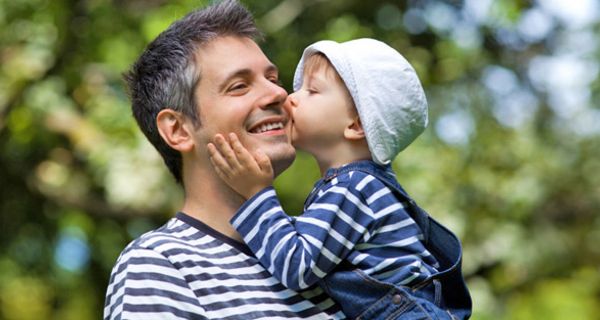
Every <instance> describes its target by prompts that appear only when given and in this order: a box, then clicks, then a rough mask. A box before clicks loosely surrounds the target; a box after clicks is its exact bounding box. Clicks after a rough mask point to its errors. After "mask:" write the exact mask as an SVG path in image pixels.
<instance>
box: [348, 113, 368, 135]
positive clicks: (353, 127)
mask: <svg viewBox="0 0 600 320" xmlns="http://www.w3.org/2000/svg"><path fill="white" fill-rule="evenodd" d="M344 137H345V138H346V139H348V140H360V139H364V138H365V130H364V129H363V126H362V123H361V122H360V118H359V117H358V115H357V116H355V117H354V119H353V120H352V122H351V123H350V124H349V125H348V126H347V127H346V129H344Z"/></svg>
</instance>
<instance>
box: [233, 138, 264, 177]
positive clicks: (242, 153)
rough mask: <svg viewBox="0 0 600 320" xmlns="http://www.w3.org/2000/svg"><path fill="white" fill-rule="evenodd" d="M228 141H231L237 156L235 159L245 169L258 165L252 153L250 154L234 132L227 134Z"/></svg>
mask: <svg viewBox="0 0 600 320" xmlns="http://www.w3.org/2000/svg"><path fill="white" fill-rule="evenodd" d="M229 141H231V147H232V148H233V151H234V152H235V154H236V156H237V160H238V161H239V163H240V164H241V165H242V166H243V167H245V168H247V169H252V168H257V167H258V165H257V163H256V161H255V160H254V157H252V154H250V152H249V151H248V149H246V148H245V147H244V146H243V145H242V143H241V142H240V140H239V139H238V137H237V135H236V134H235V133H230V134H229Z"/></svg>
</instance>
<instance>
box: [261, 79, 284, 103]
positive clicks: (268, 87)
mask: <svg viewBox="0 0 600 320" xmlns="http://www.w3.org/2000/svg"><path fill="white" fill-rule="evenodd" d="M265 80H266V79H265ZM264 91H265V93H264V97H263V99H264V103H261V107H262V108H268V107H271V108H272V107H281V106H282V105H283V103H284V102H285V100H286V99H287V97H288V94H287V91H285V89H284V88H282V87H281V86H280V85H278V84H276V83H273V82H271V81H269V80H266V81H265V86H264Z"/></svg>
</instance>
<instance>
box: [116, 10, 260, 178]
mask: <svg viewBox="0 0 600 320" xmlns="http://www.w3.org/2000/svg"><path fill="white" fill-rule="evenodd" d="M222 36H239V37H246V38H250V39H253V40H257V39H259V38H261V36H262V35H261V33H260V31H259V30H258V29H257V27H256V25H255V23H254V19H253V17H252V14H251V13H250V12H249V11H248V10H247V9H246V8H245V7H244V6H242V5H241V4H240V3H239V2H238V1H237V0H224V1H221V2H218V3H215V4H212V5H210V6H208V7H206V8H203V9H199V10H196V11H193V12H191V13H189V14H188V15H186V16H185V17H183V18H181V19H179V20H177V21H175V22H174V23H173V24H171V25H170V26H169V27H168V28H167V29H166V30H165V31H163V32H162V33H161V34H160V35H158V37H156V39H154V41H152V42H151V43H150V44H149V45H148V46H147V47H146V49H145V50H144V52H143V53H142V55H141V56H140V57H139V58H138V60H137V61H136V62H135V63H134V64H133V66H132V68H131V70H130V71H128V72H127V73H125V74H124V78H125V81H126V82H127V85H128V88H129V95H130V98H131V106H132V111H133V116H134V117H135V119H136V121H137V123H138V126H139V127H140V129H141V130H142V132H143V133H144V135H146V137H147V138H148V140H149V141H150V143H152V145H154V147H155V148H156V150H158V152H159V153H160V155H161V156H162V158H163V160H164V162H165V164H166V165H167V168H168V169H169V171H171V173H172V174H173V176H174V177H175V179H176V180H177V182H179V183H183V180H182V169H183V168H182V166H183V164H182V157H181V153H180V152H179V151H177V150H174V149H173V148H171V147H170V146H169V145H168V144H167V143H165V141H164V140H163V139H162V137H161V136H160V134H159V133H158V128H157V125H156V117H157V115H158V113H159V112H160V111H161V110H163V109H172V110H175V111H178V112H181V113H182V114H183V115H184V116H186V117H189V118H190V119H191V120H192V123H193V124H194V126H200V125H201V123H200V117H199V107H200V106H198V105H196V101H197V100H196V97H195V94H194V92H195V88H196V85H197V84H198V82H199V81H200V77H201V71H200V67H199V66H197V65H196V62H195V59H194V57H195V54H196V51H197V49H198V48H200V47H201V46H202V45H204V44H206V43H208V42H210V41H211V40H213V39H215V38H217V37H222Z"/></svg>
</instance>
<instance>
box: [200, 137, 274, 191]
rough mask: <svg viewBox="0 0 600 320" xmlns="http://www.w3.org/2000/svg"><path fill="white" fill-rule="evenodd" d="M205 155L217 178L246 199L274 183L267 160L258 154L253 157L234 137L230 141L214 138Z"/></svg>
mask: <svg viewBox="0 0 600 320" xmlns="http://www.w3.org/2000/svg"><path fill="white" fill-rule="evenodd" d="M208 153H209V155H210V161H211V162H212V165H213V167H214V168H215V171H216V172H217V174H218V175H219V177H221V179H223V180H224V181H225V182H226V183H227V184H228V185H229V186H230V187H231V188H232V189H233V190H235V191H236V192H237V193H239V194H241V195H242V196H243V197H244V198H246V199H249V198H251V197H252V196H253V195H254V194H256V193H258V192H259V191H260V190H262V189H264V188H266V187H268V186H270V185H271V184H272V183H273V167H272V166H271V160H270V159H269V157H267V155H266V154H264V153H262V152H261V151H260V150H257V151H256V153H255V155H254V156H252V154H250V152H249V151H248V149H246V148H245V147H244V146H243V145H242V143H241V142H240V140H239V139H238V137H237V136H236V135H235V133H230V134H229V141H227V140H226V139H225V137H223V136H222V135H220V134H217V135H216V136H215V139H214V144H213V143H209V144H208Z"/></svg>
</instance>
